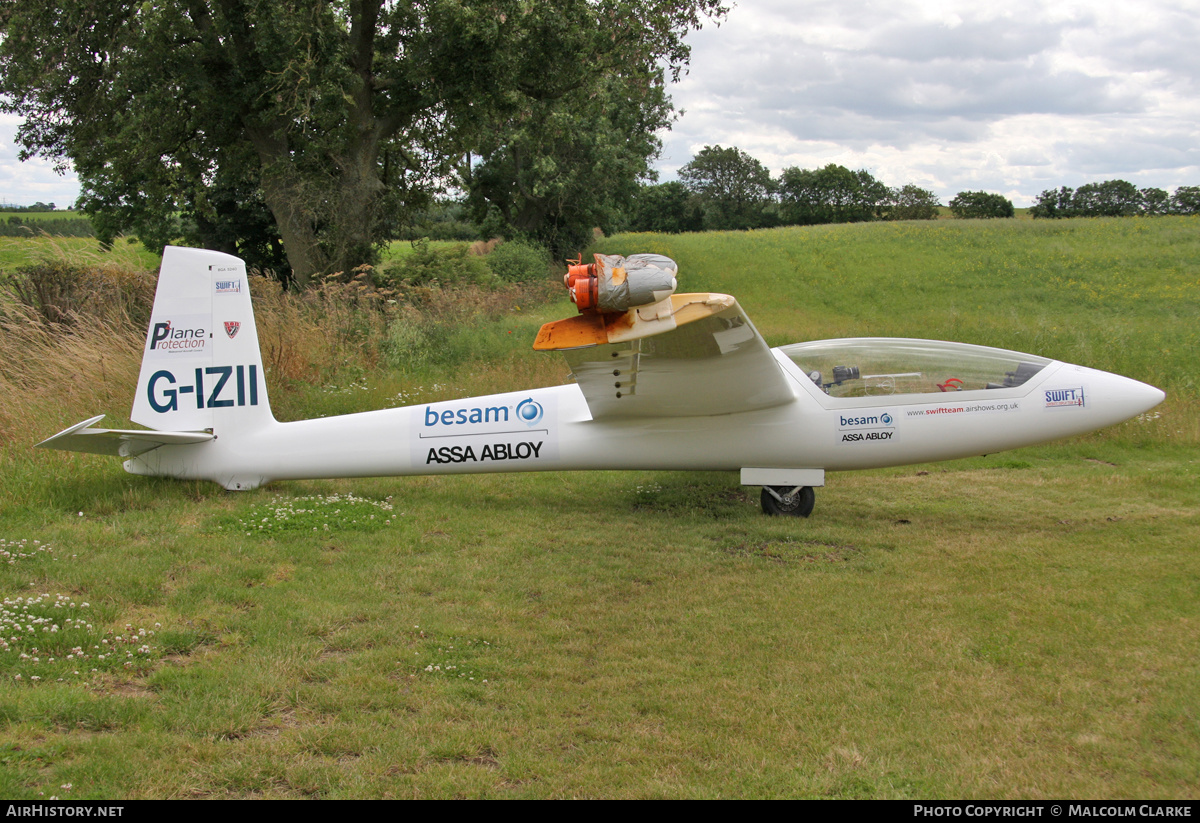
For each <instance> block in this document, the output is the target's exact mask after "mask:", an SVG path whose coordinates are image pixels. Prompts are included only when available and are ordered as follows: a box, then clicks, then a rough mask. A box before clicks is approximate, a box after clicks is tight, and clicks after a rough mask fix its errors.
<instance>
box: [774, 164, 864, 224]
mask: <svg viewBox="0 0 1200 823" xmlns="http://www.w3.org/2000/svg"><path fill="white" fill-rule="evenodd" d="M778 188H779V203H780V212H781V213H782V217H783V221H784V222H785V223H788V224H799V225H805V226H806V225H813V224H817V223H858V222H862V221H865V220H875V219H877V218H878V216H879V210H880V208H881V206H882V205H883V203H884V201H886V200H887V196H888V188H887V186H885V185H884V184H883V183H881V182H879V181H878V180H876V179H875V176H874V175H872V174H871V173H870V172H869V171H867V170H866V169H859V170H858V171H850V169H848V168H846V167H845V166H839V165H837V164H836V163H830V164H829V165H827V166H825V167H824V168H821V169H812V170H810V169H801V168H795V167H793V168H789V169H784V170H783V174H782V175H781V176H780V181H779V184H778Z"/></svg>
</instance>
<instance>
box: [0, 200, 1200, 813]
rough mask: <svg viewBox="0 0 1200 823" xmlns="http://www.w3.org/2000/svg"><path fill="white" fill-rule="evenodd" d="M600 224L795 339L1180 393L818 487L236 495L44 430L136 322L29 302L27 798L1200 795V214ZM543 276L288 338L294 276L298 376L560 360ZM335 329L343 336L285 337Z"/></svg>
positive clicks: (280, 375)
mask: <svg viewBox="0 0 1200 823" xmlns="http://www.w3.org/2000/svg"><path fill="white" fill-rule="evenodd" d="M13 242H14V243H16V242H24V243H27V244H32V243H38V242H42V243H44V242H47V241H45V240H42V241H33V240H25V241H17V240H14V241H13ZM72 242H74V241H72ZM4 248H5V249H7V246H5V247H4ZM94 248H95V244H94V241H93V242H92V244H91V245H90V246H88V247H87V249H88V250H87V251H86V253H87V254H95V253H96V252H94V251H91V250H92V249H94ZM130 248H134V247H133V246H130ZM139 248H140V247H139ZM14 249H16V250H15V251H13V254H18V253H25V254H27V253H32V251H31V250H32V247H29V246H27V247H25V249H24V251H22V249H21V248H20V247H14ZM591 251H600V252H605V253H633V252H642V251H655V252H660V253H664V254H667V255H670V256H671V257H673V258H675V259H676V260H677V261H678V262H679V264H680V290H681V291H724V292H728V293H731V294H734V295H735V296H737V298H738V300H739V302H740V303H741V305H742V306H743V307H744V308H745V309H746V310H747V312H748V313H749V314H750V316H751V317H752V318H753V319H754V321H755V323H756V325H757V326H758V328H759V329H760V331H761V332H762V333H763V334H764V336H766V338H767V340H768V341H769V342H770V343H771V344H772V345H780V344H784V343H788V342H794V341H798V340H806V339H817V338H824V337H846V336H867V335H873V336H874V335H878V336H902V337H932V338H944V339H955V340H962V341H965V342H971V343H980V344H984V345H992V346H1001V347H1005V348H1012V349H1017V350H1021V351H1029V352H1033V353H1037V354H1043V355H1048V356H1051V357H1056V358H1061V359H1064V360H1068V361H1071V362H1075V363H1080V364H1083V365H1087V366H1093V367H1096V368H1101V369H1105V370H1109V371H1114V372H1119V373H1121V374H1125V375H1127V376H1130V377H1134V378H1137V379H1141V380H1144V381H1146V382H1149V383H1153V384H1155V385H1157V386H1159V387H1160V388H1162V389H1164V390H1165V391H1166V392H1167V394H1168V399H1167V401H1166V402H1165V403H1164V404H1162V405H1161V406H1160V407H1158V408H1157V409H1155V410H1153V411H1152V412H1150V413H1148V414H1146V415H1143V416H1141V417H1140V418H1138V419H1135V420H1131V421H1129V422H1126V423H1124V424H1121V425H1118V426H1116V427H1113V428H1111V429H1108V430H1106V431H1102V432H1097V433H1094V434H1090V435H1086V436H1083V437H1079V438H1075V439H1071V440H1067V441H1062V442H1058V443H1053V444H1049V445H1045V446H1039V447H1035V448H1028V449H1022V450H1019V451H1013V452H1008V453H1005V454H997V455H991V456H988V457H981V458H975V459H971V460H962V461H955V462H951V463H944V464H929V465H920V466H909V467H903V468H895V469H886V470H878V471H866V472H856V473H848V474H834V475H830V476H829V477H828V478H827V484H828V485H827V486H826V487H825V488H823V489H820V490H818V493H817V505H816V509H815V511H814V513H813V515H812V517H811V518H809V519H793V518H768V517H765V516H763V515H762V514H761V513H760V511H759V506H758V489H757V488H743V487H742V486H740V485H739V484H738V478H737V476H736V474H721V473H715V474H695V473H672V472H608V473H560V474H516V475H491V476H486V475H485V476H477V477H469V476H464V477H441V478H399V479H389V478H380V479H370V480H352V481H351V480H347V481H313V482H286V483H274V484H271V485H269V486H267V487H265V488H262V489H259V490H256V491H253V492H245V493H238V494H233V493H227V492H225V491H223V490H221V489H220V488H218V487H216V486H215V485H211V484H204V483H192V482H177V481H168V480H163V479H148V478H140V477H132V476H128V475H126V474H125V473H124V472H123V471H122V470H121V467H120V464H119V462H117V461H116V460H113V459H105V458H102V457H99V456H92V455H72V454H64V453H57V452H45V451H41V450H33V448H32V446H33V444H35V443H36V442H38V441H40V440H42V439H44V438H45V437H48V436H49V435H51V434H53V433H54V432H56V431H58V430H60V429H62V428H64V427H65V426H67V425H70V424H72V423H75V422H77V421H79V420H82V419H84V418H85V417H88V416H91V415H93V414H98V413H101V412H103V413H106V414H108V415H109V417H108V419H107V421H106V423H108V424H111V425H123V424H126V423H127V422H128V414H129V406H130V402H131V399H132V397H131V394H132V390H133V381H134V379H135V378H136V370H137V359H138V357H140V354H139V352H140V346H141V339H142V338H141V336H142V335H143V334H144V329H143V330H131V329H129V328H125V327H121V326H120V325H119V324H116V325H114V324H113V323H106V324H97V325H95V326H94V327H92V326H89V327H87V328H84V329H81V330H78V331H77V332H74V333H72V334H66V333H60V332H56V331H50V332H44V333H43V332H38V333H37V334H34V333H33V332H28V335H29V336H28V337H27V338H26V337H21V338H20V339H21V340H22V341H25V340H28V341H31V342H23V343H21V344H20V346H17V345H16V344H15V343H14V344H13V345H12V348H11V349H8V350H5V356H4V358H3V359H2V362H0V401H3V402H2V403H0V435H2V437H3V439H2V441H0V561H2V562H0V595H2V597H3V601H4V602H3V606H2V609H3V611H2V613H0V796H4V797H7V798H13V799H21V798H24V799H45V798H49V797H52V796H53V797H58V798H60V799H66V798H72V799H101V798H113V799H116V798H359V797H370V798H376V797H378V798H409V797H411V798H450V797H470V798H510V797H511V798H547V797H555V798H567V797H613V798H616V797H621V798H624V797H629V798H645V797H655V798H660V797H661V798H709V797H714V798H715V797H723V798H735V797H736V798H756V797H789V798H964V797H970V798H1191V799H1195V798H1197V797H1200V662H1198V661H1200V550H1198V548H1197V547H1198V546H1200V220H1198V219H1197V218H1184V217H1156V218H1126V219H1113V220H1102V219H1098V220H1071V221H1056V222H1051V221H1030V220H1003V221H999V220H998V221H978V222H976V221H957V220H941V221H935V222H930V223H886V224H884V223H881V224H861V225H848V226H829V227H810V228H786V229H775V230H769V231H759V232H749V233H709V234H695V235H675V236H668V235H661V236H660V235H621V236H614V237H609V238H605V239H603V240H601V241H599V243H598V244H597V245H596V247H595V248H594V249H592V250H589V252H588V253H589V254H590V252H591ZM59 253H60V254H66V255H67V256H69V255H70V254H73V253H75V251H74V250H73V247H72V246H70V244H68V243H65V242H64V243H63V244H62V251H60V252H59ZM78 253H80V254H83V253H85V252H84V247H83V246H81V247H80V249H79V251H78ZM399 253H402V251H397V254H399ZM15 265H18V264H16V263H13V262H11V261H10V259H9V258H8V257H0V269H2V270H6V271H7V270H11V269H12V268H13V267H14V266H15ZM139 265H142V266H144V264H139ZM533 297H536V295H535V296H533ZM533 297H530V299H528V300H526V297H525V296H522V297H520V300H519V301H518V299H517V298H514V299H513V301H512V305H510V306H506V307H504V308H503V310H491V311H490V312H489V313H486V314H483V315H478V316H476V317H475V319H474V320H472V321H471V322H469V323H467V322H457V321H455V322H442V321H439V322H438V324H436V329H437V336H436V337H433V336H431V335H432V334H433V332H432V331H428V330H427V332H426V334H427V336H426V337H423V338H421V340H422V341H423V342H422V346H423V348H414V349H412V351H414V352H416V351H420V352H423V354H422V356H421V357H420V358H417V357H413V358H409V359H408V360H405V358H403V357H397V356H396V355H395V353H394V352H396V351H399V352H401V354H403V352H404V351H405V349H404V348H403V346H401V343H403V344H404V345H410V343H406V342H405V341H408V340H409V338H408V337H405V338H403V340H400V342H396V341H395V340H393V341H392V343H391V345H392V349H389V351H392V352H393V354H392V355H391V356H390V357H383V356H381V357H378V358H375V359H373V360H363V359H361V357H360V358H359V359H355V357H356V352H357V353H359V354H361V352H363V351H368V350H373V349H372V348H371V347H372V345H373V344H372V343H371V340H372V339H373V338H372V337H371V335H373V334H374V335H379V334H390V335H392V337H393V338H395V337H396V332H395V331H391V332H388V331H380V329H378V328H373V327H370V326H369V324H368V325H362V324H360V325H358V326H356V325H354V323H355V322H357V321H353V318H351V319H346V318H345V317H343V316H342V315H338V314H336V313H334V312H333V310H330V313H329V314H328V315H327V316H328V317H331V318H334V320H336V321H337V322H338V323H339V324H341V325H339V326H338V331H337V333H336V334H335V333H334V331H328V333H325V334H322V333H319V331H315V332H313V333H312V334H310V335H309V337H294V338H288V337H287V336H286V334H285V332H287V333H291V334H293V335H299V334H300V331H298V329H299V328H300V324H299V322H298V321H289V320H288V318H290V317H292V316H293V315H290V314H288V312H289V311H293V310H294V309H293V308H289V305H290V304H284V303H267V302H264V303H263V304H262V311H263V312H264V313H268V314H269V316H270V317H272V318H282V319H281V320H278V321H274V320H273V321H271V323H270V324H267V323H264V321H262V320H260V326H263V327H264V328H268V329H275V328H276V327H278V328H279V329H280V331H279V332H278V334H277V333H276V332H275V331H270V333H269V334H267V335H265V338H266V342H265V344H264V345H265V346H267V352H266V355H267V359H268V362H269V364H270V365H268V369H269V370H270V375H269V377H268V381H269V383H270V391H271V402H272V406H273V407H274V408H275V410H276V413H277V415H278V416H279V417H280V418H281V419H282V418H288V419H294V418H298V417H307V416H316V415H323V414H339V413H344V412H351V411H360V410H367V409H373V408H381V407H387V406H397V405H404V404H409V403H422V402H430V401H433V400H441V399H448V398H452V397H458V396H468V395H473V394H480V393H488V392H495V391H503V390H508V389H513V388H521V387H532V386H537V385H549V384H554V383H558V382H562V381H563V380H564V379H565V377H566V374H567V369H566V367H565V365H564V364H563V363H562V362H561V358H558V357H557V356H555V355H545V354H539V353H535V352H533V351H531V350H530V348H529V347H530V344H531V343H532V339H533V335H534V334H535V333H536V330H537V328H538V326H539V325H540V324H541V323H543V322H546V321H548V320H552V319H557V318H559V317H565V316H567V315H568V314H569V313H572V312H573V308H572V307H571V306H570V304H569V303H567V302H566V300H565V299H562V298H554V299H552V300H551V301H550V302H546V301H545V300H544V299H540V300H539V299H533ZM256 305H258V304H256ZM297 316H298V315H297ZM473 316H474V315H473ZM338 318H341V319H338ZM334 320H331V321H329V322H331V323H332V322H334ZM25 322H29V321H25ZM430 322H431V323H432V321H430ZM14 323H15V321H8V325H5V326H4V327H3V329H2V331H0V333H3V334H5V335H8V336H9V337H10V338H11V339H12V340H16V339H17V337H18V335H21V334H26V331H24V327H23V326H19V324H18V325H14ZM434 327H435V326H434V325H431V326H430V327H429V328H430V329H433V328H434ZM392 328H393V329H394V328H395V326H393V327H392ZM410 332H411V329H410ZM354 335H358V337H355V336H354ZM343 338H344V339H346V340H351V341H358V342H357V343H356V344H355V345H353V346H351V345H346V346H345V348H344V349H337V350H336V351H334V352H333V353H332V354H329V355H328V357H326V359H325V360H322V361H321V366H320V368H319V369H316V370H310V371H308V372H305V371H304V370H303V369H302V368H301V367H300V366H299V365H296V362H298V361H297V360H296V359H295V357H294V356H293V355H290V354H288V352H293V351H294V350H295V349H296V348H298V347H299V348H303V347H307V348H309V349H315V348H317V347H318V346H321V345H333V344H332V343H330V341H332V340H335V339H338V340H340V339H343ZM289 339H290V340H292V343H290V344H289V343H288V340H289ZM297 341H298V342H297ZM4 342H5V341H4V340H3V339H0V345H3V344H4ZM289 345H290V346H292V348H288V346H289ZM396 346H401V347H400V348H399V349H397V348H396ZM310 354H311V352H310ZM313 356H315V355H313ZM314 368H315V367H314ZM6 415H7V416H6ZM797 436H803V433H797Z"/></svg>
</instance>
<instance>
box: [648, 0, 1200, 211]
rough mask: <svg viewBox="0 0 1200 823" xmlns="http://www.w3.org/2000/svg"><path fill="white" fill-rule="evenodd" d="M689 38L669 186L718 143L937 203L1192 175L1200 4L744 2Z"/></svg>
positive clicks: (1196, 164) (1198, 107)
mask: <svg viewBox="0 0 1200 823" xmlns="http://www.w3.org/2000/svg"><path fill="white" fill-rule="evenodd" d="M690 42H691V43H692V48H693V51H692V67H691V71H690V73H689V74H688V76H687V77H686V78H685V79H684V80H683V82H681V83H680V84H679V85H677V86H676V87H675V89H674V92H673V97H674V99H675V103H676V106H677V107H679V108H681V109H683V110H684V111H685V113H684V115H683V116H682V117H681V118H680V119H679V120H678V122H677V123H676V124H675V127H674V129H673V130H672V131H671V132H670V133H669V134H667V135H665V141H664V142H665V145H664V151H663V155H662V158H661V159H660V161H659V164H658V166H659V169H660V172H661V174H662V179H664V180H668V179H671V178H672V177H673V176H674V172H675V170H676V169H677V168H678V167H679V166H681V165H683V164H684V163H687V162H688V161H689V160H690V159H691V158H692V157H693V156H694V155H695V153H696V152H697V151H699V150H700V149H702V148H703V147H704V146H705V145H717V144H720V145H723V146H731V145H732V146H737V147H738V148H740V149H742V150H743V151H745V152H747V153H748V154H750V155H751V156H753V157H756V158H757V159H758V160H760V161H761V162H762V163H763V164H765V165H766V166H767V167H768V168H770V169H771V171H772V172H773V173H775V174H778V173H779V172H780V171H782V170H783V169H784V168H787V167H789V166H799V167H801V168H818V167H820V166H824V165H826V164H828V163H838V164H840V165H843V166H847V167H849V168H851V169H859V168H865V169H867V170H869V171H870V172H871V173H872V174H874V175H875V176H876V177H878V178H879V179H880V180H882V181H883V182H885V183H887V184H888V185H892V186H896V185H902V184H904V183H916V184H917V185H920V186H922V187H923V188H927V189H931V190H932V191H934V192H936V193H937V194H938V195H939V196H940V197H941V198H942V202H946V201H947V200H949V199H950V198H951V197H953V196H954V195H955V194H956V193H958V192H960V191H964V190H976V189H984V190H987V191H993V192H999V193H1001V194H1004V195H1005V196H1007V197H1009V198H1011V199H1012V200H1013V202H1014V203H1015V204H1016V205H1018V206H1022V205H1030V204H1031V203H1032V202H1033V200H1034V199H1035V198H1036V197H1037V195H1038V194H1039V193H1040V192H1042V191H1043V190H1045V189H1047V188H1052V187H1057V186H1059V185H1069V186H1078V185H1081V184H1083V183H1087V182H1098V181H1100V180H1106V179H1112V178H1117V177H1119V178H1122V179H1126V180H1129V181H1130V182H1133V183H1136V184H1137V185H1139V186H1143V187H1144V186H1158V187H1161V188H1167V189H1173V188H1174V187H1176V186H1179V185H1200V95H1198V94H1197V92H1198V91H1200V1H1198V0H1123V2H1110V0H1087V1H1086V2H1059V0H1037V2H1028V0H1004V2H993V3H983V2H978V0H975V1H974V2H966V1H965V0H919V2H910V0H887V2H873V1H872V0H841V2H815V1H814V0H739V2H738V4H737V6H736V7H735V8H734V9H733V10H732V11H731V12H730V14H729V18H728V20H727V21H726V22H725V23H724V24H722V25H721V26H720V27H719V28H718V27H715V26H712V25H708V26H705V28H704V29H703V30H702V31H701V32H699V33H697V34H695V35H693V36H692V37H691V39H690Z"/></svg>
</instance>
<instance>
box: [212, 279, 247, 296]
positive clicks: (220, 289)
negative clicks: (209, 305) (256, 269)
mask: <svg viewBox="0 0 1200 823" xmlns="http://www.w3.org/2000/svg"><path fill="white" fill-rule="evenodd" d="M215 285H216V287H217V294H237V293H239V292H240V291H241V290H242V281H241V280H218V281H216V283H215Z"/></svg>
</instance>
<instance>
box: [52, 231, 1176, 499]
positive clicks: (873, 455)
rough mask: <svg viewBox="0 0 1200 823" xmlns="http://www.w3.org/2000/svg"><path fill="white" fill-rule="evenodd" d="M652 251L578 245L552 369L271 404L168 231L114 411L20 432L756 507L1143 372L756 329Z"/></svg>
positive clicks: (325, 468) (186, 253)
mask: <svg viewBox="0 0 1200 823" xmlns="http://www.w3.org/2000/svg"><path fill="white" fill-rule="evenodd" d="M677 275H678V269H677V266H676V264H675V262H674V261H672V260H670V259H669V258H667V257H663V256H661V255H654V254H635V255H630V256H628V257H620V256H605V255H596V256H595V261H594V262H593V263H588V264H584V263H583V262H582V261H580V262H579V263H578V264H577V265H575V266H572V267H571V268H570V270H569V271H568V273H567V275H566V278H565V281H566V285H567V288H568V291H569V292H570V295H571V298H572V300H573V301H574V302H575V304H576V306H577V308H578V309H579V313H578V314H577V315H575V316H573V317H570V318H567V319H565V320H559V321H556V322H553V323H548V324H546V325H545V326H543V327H542V329H541V331H540V332H539V333H538V336H537V339H536V341H535V342H534V348H535V349H537V350H539V351H558V352H561V353H562V355H563V356H564V357H565V358H566V360H567V363H568V364H569V365H570V367H571V372H572V382H570V383H568V384H567V385H563V386H556V387H552V388H542V389H527V390H524V391H514V392H510V393H506V394H496V395H490V396H487V397H476V398H466V399H462V400H456V401H448V402H444V403H431V404H423V405H419V406H410V407H407V408H399V409H385V410H381V411H374V412H365V413H361V414H351V415H343V416H340V417H325V418H320V419H317V420H302V421H297V422H292V423H279V422H277V421H276V420H275V418H274V417H273V416H272V414H271V407H270V403H269V402H268V398H267V387H266V384H265V382H264V377H265V372H264V369H263V362H262V354H261V352H260V350H259V344H258V332H257V329H256V328H255V325H254V312H253V309H252V307H251V302H250V290H249V288H247V286H248V283H249V281H248V280H247V278H246V270H245V266H244V264H243V263H242V261H241V260H238V259H237V258H235V257H231V256H229V255H226V254H221V253H219V252H211V251H203V250H199V249H183V248H168V249H167V250H166V252H165V253H164V255H163V264H162V271H161V273H160V275H159V282H158V291H157V294H156V296H155V302H154V309H153V314H152V316H151V319H150V326H149V329H148V330H147V335H146V346H145V351H144V355H143V360H142V369H141V375H140V376H139V378H138V385H137V389H136V390H135V393H134V400H133V414H132V419H133V420H134V422H135V423H138V424H140V425H142V426H146V427H147V428H146V429H138V430H113V429H102V428H94V424H96V423H97V422H98V421H99V420H100V419H101V418H102V417H103V415H101V416H100V417H94V418H92V419H90V420H86V421H84V422H82V423H79V424H77V425H75V426H72V427H71V428H69V429H67V430H65V431H63V432H61V433H59V434H57V435H55V436H54V437H51V438H50V439H49V440H46V441H45V442H43V443H41V444H40V445H42V446H45V447H48V448H58V449H71V450H78V451H88V452H97V453H107V454H115V455H119V456H121V457H123V458H125V463H124V465H125V469H126V470H127V471H129V472H131V473H133V474H141V475H163V476H167V477H178V478H189V479H192V478H197V479H205V480H212V481H214V482H216V483H220V484H221V485H222V486H224V487H225V488H227V489H252V488H255V487H257V486H260V485H262V484H263V483H267V482H269V481H272V480H290V479H300V478H320V477H367V476H389V475H414V474H467V473H478V472H511V471H559V470H580V469H676V470H689V471H730V470H737V471H740V472H741V480H742V482H743V483H744V484H747V485H756V486H762V487H763V489H762V494H761V500H762V506H763V509H764V511H766V512H767V513H769V514H791V515H804V516H807V515H808V514H809V513H810V512H811V511H812V507H813V501H814V492H813V489H814V488H815V487H818V486H823V485H824V484H825V474H826V472H831V471H844V470H849V469H866V468H874V467H880V466H895V465H902V464H907V463H919V462H926V461H931V460H949V459H952V458H956V457H966V456H970V455H977V454H987V453H991V452H996V451H1001V450H1004V449H1011V448H1016V447H1018V446H1026V445H1030V444H1034V443H1040V442H1044V441H1047V440H1052V439H1054V438H1058V437H1066V436H1068V435H1073V434H1080V433H1082V432H1087V431H1091V430H1093V429H1098V428H1101V427H1103V426H1110V425H1112V424H1114V423H1119V422H1121V421H1122V420H1126V419H1128V418H1130V417H1134V416H1135V415H1138V414H1141V413H1142V412H1145V411H1147V410H1148V409H1150V408H1152V407H1154V406H1155V405H1157V404H1158V403H1160V402H1161V401H1162V399H1163V393H1162V392H1161V391H1159V390H1158V389H1156V388H1154V387H1152V386H1148V385H1146V384H1144V383H1139V382H1138V381H1136V380H1131V379H1129V378H1126V377H1120V376H1117V375H1115V374H1109V373H1107V372H1102V371H1097V370H1095V369H1089V368H1086V367H1084V366H1075V365H1072V364H1070V363H1062V362H1059V361H1056V360H1050V359H1048V358H1044V357H1038V356H1036V355H1032V354H1021V353H1019V352H1012V351H1005V350H1002V349H993V348H987V347H983V346H972V345H967V344H964V343H948V342H943V341H937V340H909V339H893V338H847V339H840V340H819V341H815V342H808V343H796V344H793V345H790V346H782V347H780V348H776V349H772V348H770V347H768V346H767V344H766V343H765V342H764V340H763V338H762V336H761V335H760V334H759V333H758V330H757V329H755V328H754V324H753V323H751V322H750V318H749V317H748V316H747V315H746V313H745V312H744V311H743V310H742V308H741V307H740V306H739V305H738V303H737V301H736V300H734V298H732V297H730V296H729V295H725V294H713V293H699V294H676V293H675V289H676V283H677Z"/></svg>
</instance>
